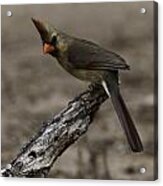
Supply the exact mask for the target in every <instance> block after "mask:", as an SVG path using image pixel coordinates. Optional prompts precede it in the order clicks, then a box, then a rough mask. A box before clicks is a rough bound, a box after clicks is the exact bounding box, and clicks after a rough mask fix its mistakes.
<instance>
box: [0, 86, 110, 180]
mask: <svg viewBox="0 0 163 186" xmlns="http://www.w3.org/2000/svg"><path fill="white" fill-rule="evenodd" d="M106 99H107V95H106V94H105V92H104V90H103V88H102V87H101V86H99V85H94V86H93V85H91V86H89V89H88V90H86V91H85V92H83V93H82V94H80V95H79V96H78V97H76V98H75V99H74V100H73V101H71V102H70V103H69V104H68V106H67V107H66V108H65V109H64V110H62V111H61V112H60V113H59V114H58V115H56V116H54V117H53V118H52V119H51V120H49V121H47V122H44V124H43V125H42V126H41V129H40V130H39V131H38V133H37V134H36V135H35V136H33V137H32V138H31V139H30V141H29V142H28V143H27V144H26V145H25V146H24V147H22V149H21V150H20V152H19V154H18V155H17V156H16V157H15V159H14V160H12V161H11V163H10V164H8V165H6V166H5V167H4V168H3V169H2V170H1V174H2V176H5V177H46V176H47V175H48V172H49V171H50V168H51V167H52V166H53V164H54V162H55V161H56V160H57V158H58V157H59V156H60V155H61V154H62V153H63V152H64V151H65V150H66V149H67V148H68V147H69V146H70V145H71V144H73V143H74V142H75V141H76V140H77V139H78V138H79V137H80V136H81V135H83V134H84V133H85V132H86V131H87V130H88V127H89V125H90V124H91V122H92V121H93V118H94V114H95V113H96V111H97V110H98V109H99V106H100V105H101V104H102V103H103V102H104V101H105V100H106Z"/></svg>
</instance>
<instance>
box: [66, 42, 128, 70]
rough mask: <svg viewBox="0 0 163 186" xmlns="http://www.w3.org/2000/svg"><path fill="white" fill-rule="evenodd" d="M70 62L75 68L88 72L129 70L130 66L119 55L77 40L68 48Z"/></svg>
mask: <svg viewBox="0 0 163 186" xmlns="http://www.w3.org/2000/svg"><path fill="white" fill-rule="evenodd" d="M68 60H69V62H70V63H71V65H72V67H73V68H76V69H87V70H119V69H129V65H127V64H126V62H125V60H124V59H123V58H121V57H120V56H119V55H117V54H115V53H113V52H110V51H107V50H105V49H103V48H101V47H99V46H98V45H96V44H94V43H92V42H89V41H86V40H79V39H75V40H74V41H73V42H72V43H71V44H70V45H69V47H68Z"/></svg>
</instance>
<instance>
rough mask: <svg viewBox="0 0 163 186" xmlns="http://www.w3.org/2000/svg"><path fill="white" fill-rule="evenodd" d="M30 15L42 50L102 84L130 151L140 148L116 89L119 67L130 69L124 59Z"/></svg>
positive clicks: (77, 74)
mask: <svg viewBox="0 0 163 186" xmlns="http://www.w3.org/2000/svg"><path fill="white" fill-rule="evenodd" d="M31 19H32V22H33V23H34V25H35V27H36V29H37V31H38V32H39V35H40V37H41V41H42V45H43V53H44V54H50V55H51V56H53V57H54V58H56V59H57V61H58V62H59V64H60V65H61V66H62V67H63V68H64V69H65V70H66V71H67V72H69V73H70V74H71V75H73V76H75V77H76V78H78V79H80V80H83V81H87V82H91V83H92V84H100V85H102V87H103V88H104V90H105V92H106V94H107V95H108V96H109V97H110V98H111V100H112V104H113V107H114V109H115V111H116V113H117V116H118V118H119V120H120V123H121V125H122V128H123V130H124V133H125V135H126V138H127V141H128V143H129V146H130V149H131V151H132V152H135V153H137V152H142V151H143V144H142V141H141V138H140V136H139V133H138V131H137V129H136V127H135V124H134V122H133V119H132V117H131V115H130V113H129V111H128V108H127V106H126V104H125V102H124V100H123V98H122V96H121V93H120V83H119V71H120V70H129V69H130V66H129V65H128V64H127V63H126V61H125V60H124V59H123V58H122V57H121V56H120V55H118V54H116V53H114V52H111V51H109V50H107V49H105V48H103V47H101V46H99V45H98V44H96V43H94V42H92V41H88V40H85V39H81V38H78V37H74V36H71V35H69V34H66V33H65V32H62V31H60V30H58V29H57V28H56V27H54V26H53V25H51V24H49V23H48V22H45V21H40V20H38V19H35V18H31Z"/></svg>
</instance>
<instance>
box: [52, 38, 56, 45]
mask: <svg viewBox="0 0 163 186" xmlns="http://www.w3.org/2000/svg"><path fill="white" fill-rule="evenodd" d="M51 42H52V43H53V44H54V45H55V44H56V42H57V37H56V36H53V37H52V41H51Z"/></svg>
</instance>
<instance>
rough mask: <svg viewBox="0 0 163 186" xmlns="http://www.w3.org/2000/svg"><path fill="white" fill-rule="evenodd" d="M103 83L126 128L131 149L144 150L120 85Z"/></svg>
mask: <svg viewBox="0 0 163 186" xmlns="http://www.w3.org/2000/svg"><path fill="white" fill-rule="evenodd" d="M102 85H103V87H104V89H105V91H106V93H107V94H108V96H109V97H110V96H111V100H112V102H113V106H114V108H115V110H116V112H117V115H118V118H119V120H120V122H121V125H122V127H123V129H124V132H125V134H126V137H127V140H128V143H129V145H130V148H131V150H132V151H133V152H141V151H143V145H142V142H141V139H140V137H139V134H138V132H137V129H136V127H135V125H134V123H133V120H132V118H131V116H130V113H129V111H128V109H127V107H126V105H125V102H124V100H123V98H122V96H121V94H120V91H119V88H118V86H117V85H116V84H115V85H112V86H110V85H107V83H106V82H105V81H103V82H102Z"/></svg>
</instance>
